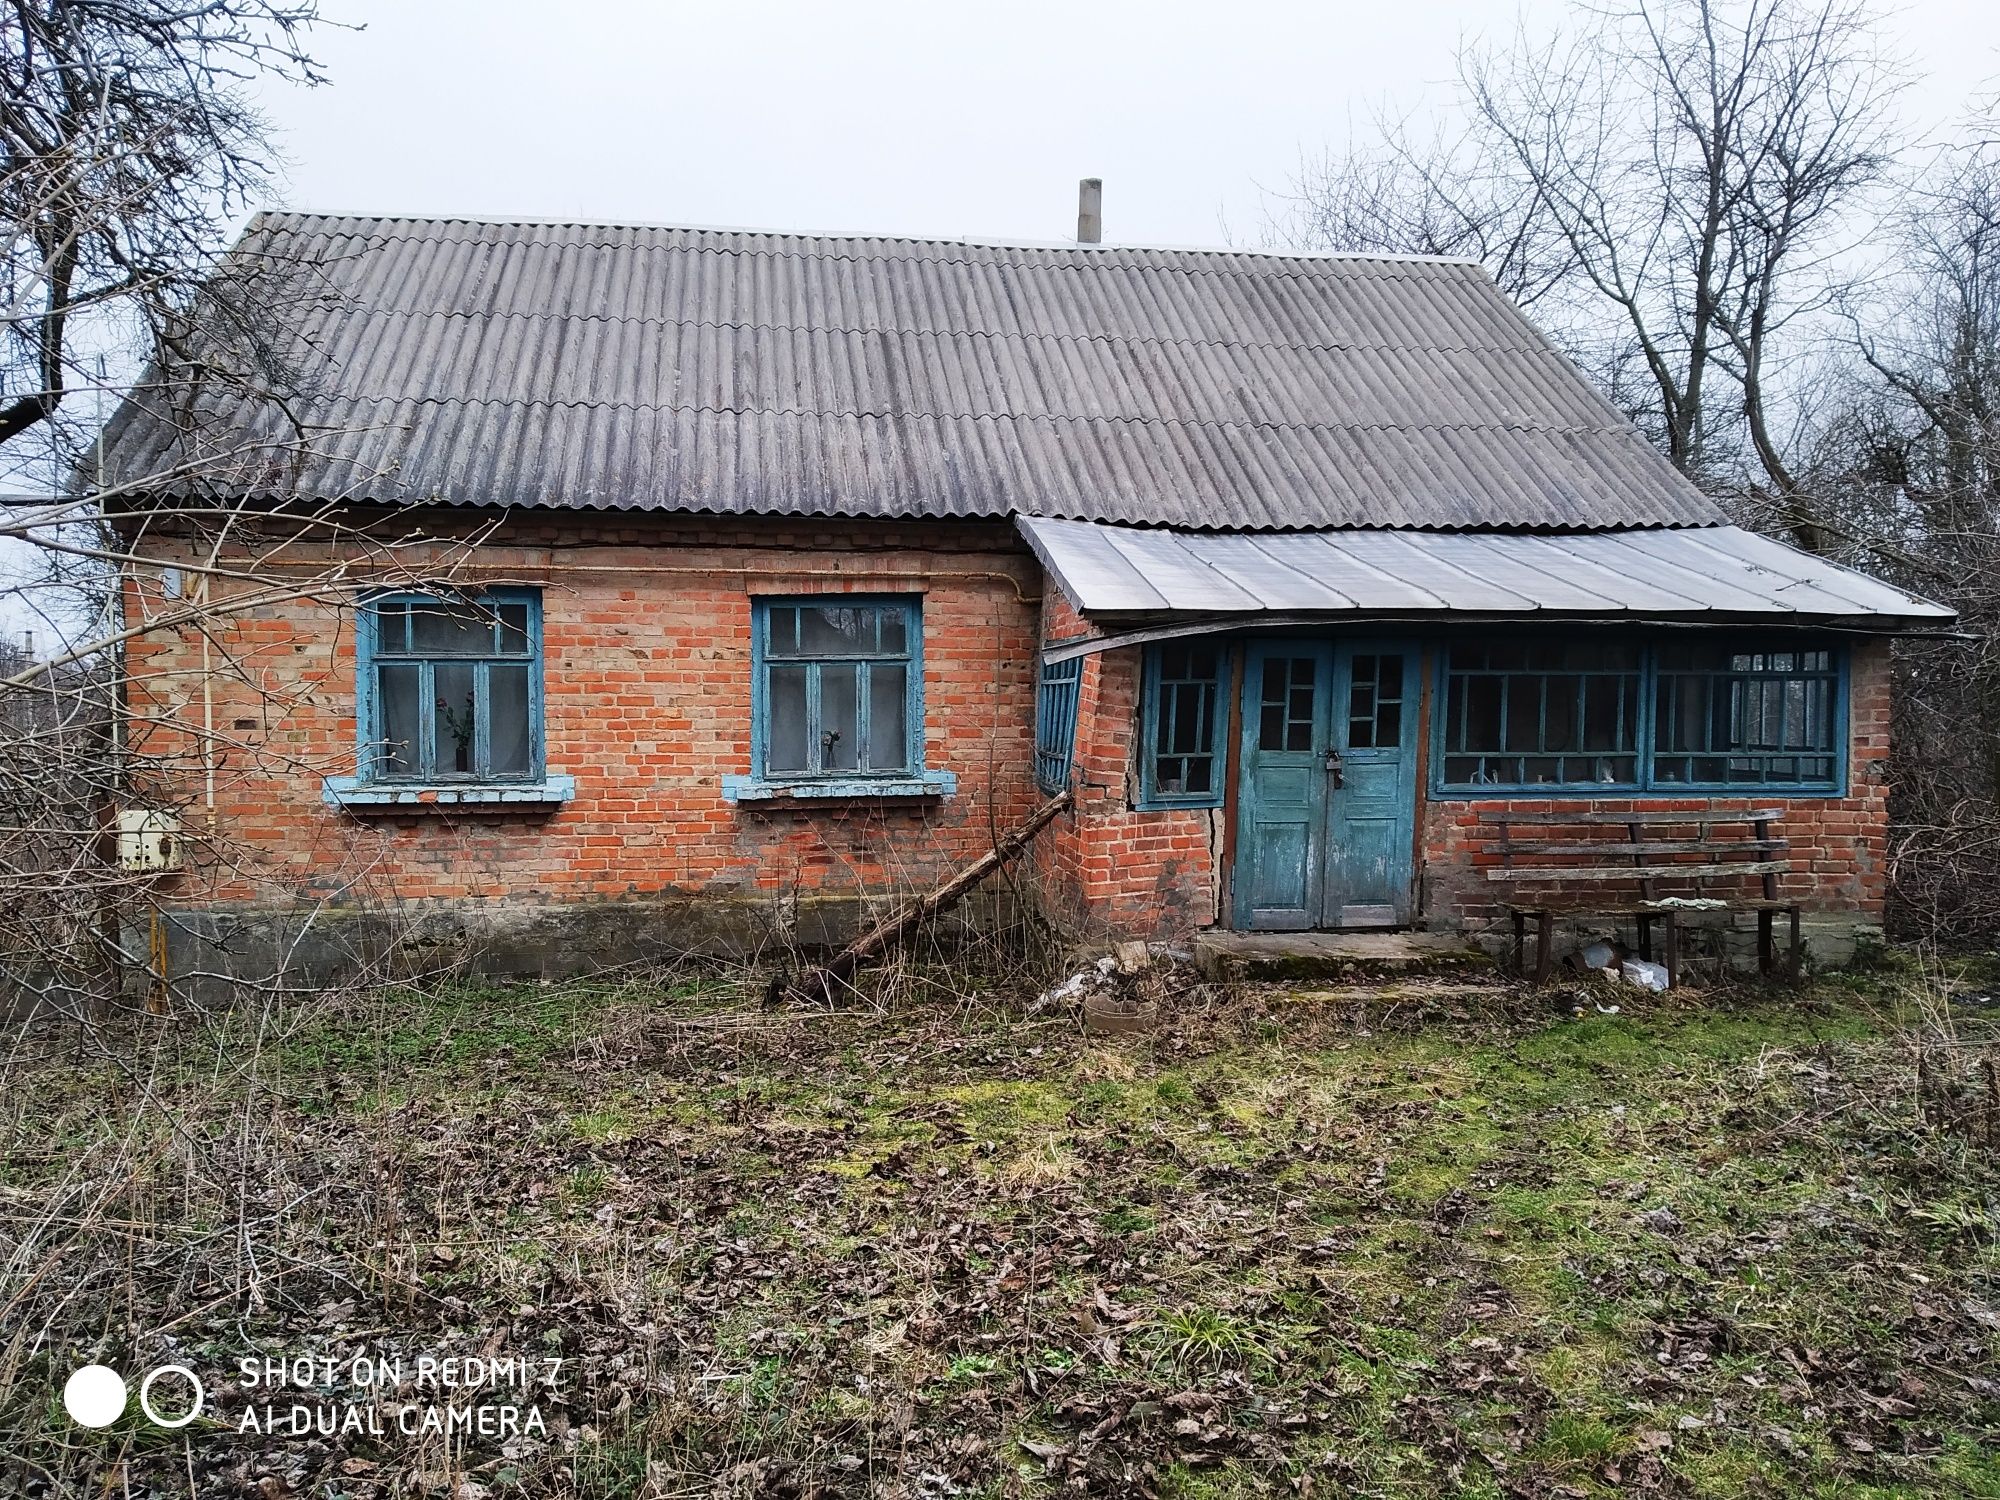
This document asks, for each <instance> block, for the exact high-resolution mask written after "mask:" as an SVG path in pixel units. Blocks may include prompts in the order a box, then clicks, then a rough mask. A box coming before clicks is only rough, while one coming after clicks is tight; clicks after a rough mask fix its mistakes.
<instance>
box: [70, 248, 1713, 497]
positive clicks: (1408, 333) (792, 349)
mask: <svg viewBox="0 0 2000 1500" xmlns="http://www.w3.org/2000/svg"><path fill="white" fill-rule="evenodd" d="M234 264H236V265H238V266H239V267H245V266H257V267H268V268H275V269H274V270H273V272H272V274H273V275H274V276H280V275H282V276H286V277H292V278H294V279H296V278H301V277H303V278H305V279H304V280H303V281H302V282H300V286H301V291H300V293H299V294H298V295H292V294H289V293H288V294H287V295H285V296H283V297H277V298H274V299H271V300H272V302H273V305H275V306H277V307H279V308H281V309H282V311H281V312H279V313H277V314H275V315H274V316H273V318H272V321H273V322H274V323H275V324H276V325H277V326H276V329H275V332H276V341H277V346H278V349H279V352H280V354H281V355H282V356H283V358H284V360H285V362H286V363H287V364H288V365H290V366H291V367H292V368H293V369H294V371H295V372H296V373H295V375H294V377H293V379H294V381H295V384H296V397H295V399H294V400H293V401H292V402H291V403H290V407H291V413H292V414H293V415H296V416H297V417H298V418H300V419H301V420H302V421H303V423H304V424H305V426H306V428H307V429H309V430H311V431H313V433H314V436H313V438H312V440H311V444H310V451H309V452H308V453H307V454H306V456H305V457H304V460H303V462H302V463H300V464H298V465H297V466H296V471H295V472H294V466H293V465H292V464H291V463H289V462H282V463H279V462H273V460H274V458H275V457H277V456H278V455H280V454H282V453H283V452H284V445H285V444H286V443H287V442H288V441H289V435H290V433H291V430H292V429H291V427H290V424H289V419H288V417H287V416H286V415H285V414H284V413H282V412H281V411H280V410H279V409H278V407H277V406H276V405H275V404H274V403H272V402H271V401H269V400H268V399H264V398H256V399H253V398H251V397H248V396H245V395H242V394H238V393H234V392H231V391H228V390H224V389H221V388H212V389H209V390H207V391H205V392H203V393H201V394H200V395H199V396H197V397H196V398H195V399H194V401H193V402H192V403H191V404H190V403H188V401H187V399H186V392H184V391H183V392H176V391H172V390H161V389H156V388H152V387H149V386H146V385H142V386H141V388H140V389H139V390H138V391H136V392H135V393H134V394H133V396H132V397H131V398H130V399H129V400H128V401H127V403H126V404H125V405H124V406H123V407H122V408H121V409H120V411H119V412H118V414H117V415H116V416H115V417H114V419H113V421H112V423H111V426H110V429H109V431H108V433H107V439H106V467H107V470H108V472H107V474H106V476H105V477H106V479H107V480H108V481H110V482H112V483H121V484H128V485H134V486H139V487H147V486H148V484H149V481H150V480H151V479H152V477H153V476H158V475H161V474H163V473H165V472H167V471H169V470H171V469H173V468H174V467H175V466H176V465H182V466H187V467H200V468H202V469H203V470H204V471H205V483H204V485H203V486H201V487H202V488H205V489H211V490H213V489H220V490H223V491H233V492H235V493H252V494H255V493H264V492H268V491H275V490H279V489H282V490H284V491H285V492H287V493H299V494H303V495H305V496H307V497H311V498H322V499H331V498H346V497H354V498H369V499H376V500H388V501H423V500H436V501H442V502H445V503H451V504H462V505H479V506H497V505H507V506H557V507H603V508H608V509H619V510H667V511H706V512H722V513H739V514H741V513H766V514H770V513H775V514H800V515H815V516H956V517H975V516H1005V515H1010V514H1016V513H1028V514H1037V515H1050V516H1065V517H1071V518H1075V519H1095V520H1111V521H1122V522H1133V523H1145V524H1155V525H1174V526H1181V527H1190V528H1217V529H1235V530H1268V529H1300V528H1305V527H1324V526H1342V527H1363V526H1367V527H1422V528H1442V529H1451V528H1488V529H1491V528H1510V529H1513V528H1530V529H1545V530H1579V529H1604V528H1616V527H1632V526H1688V525H1706V524H1712V523H1714V522H1716V521H1717V520H1719V519H1720V516H1719V514H1718V512H1717V511H1716V510H1715V509H1714V507H1713V506H1712V505H1711V504H1710V503H1709V502H1708V501H1707V500H1706V499H1705V498H1703V497H1702V496H1701V495H1700V494H1699V493H1697V492H1696V490H1695V489H1694V488H1693V487H1692V486H1691V485H1689V484H1688V483H1687V482H1686V480H1684V479H1683V478H1682V477H1681V476H1680V475H1679V474H1678V473H1677V472H1675V470H1674V469H1673V468H1672V467H1671V466H1670V465H1669V464H1668V463H1666V462H1665V460H1663V459H1662V458H1661V457H1660V456H1659V455H1658V454H1657V453H1656V452H1655V451H1654V450H1653V449H1652V448H1651V447H1650V446H1648V444H1647V443H1646V442H1645V440H1644V439H1643V438H1642V437H1641V436H1640V435H1639V433H1638V432H1637V431H1635V430H1634V429H1633V428H1632V427H1631V426H1630V425H1629V424H1628V423H1627V422H1626V421H1625V420H1624V419H1623V418H1622V417H1621V416H1620V415H1619V414H1618V413H1617V412H1616V411H1615V410H1614V409H1613V408H1612V407H1610V406H1609V405H1608V404H1607V403H1606V402H1605V401H1604V400H1603V399H1602V398H1601V397H1599V396H1598V395H1597V394H1596V392H1595V391H1594V390H1593V389H1592V388H1591V387H1590V385H1589V383H1588V382H1586V381H1585V380H1584V379H1583V378H1582V377H1581V376H1580V375H1579V374H1578V373H1577V372H1576V371H1575V370H1574V369H1573V368H1572V367H1571V366H1570V365H1569V364H1568V363H1567V362H1566V361H1565V360H1563V359H1562V358H1561V357H1560V356H1559V355H1557V354H1556V353H1555V352H1554V351H1553V350H1552V349H1551V348H1550V347H1549V345H1548V344H1547V343H1546V342H1545V341H1544V340H1543V339H1542V338H1541V336H1540V335H1539V334H1537V333H1536V331H1535V330H1534V329H1533V327H1531V326H1530V325H1529V323H1528V322H1527V320H1526V319H1525V318H1523V317H1522V316H1521V314H1520V313H1519V311H1518V310H1517V309H1515V308H1514V307H1513V306H1512V305H1511V304H1510V303H1509V302H1508V301H1507V299H1506V298H1505V297H1503V296H1502V295H1501V294H1500V292H1499V291H1498V290H1497V289H1496V288H1495V287H1494V285H1493V283H1492V282H1491V281H1490V280H1489V279H1488V278H1487V277H1486V275H1485V273H1484V272H1482V271H1481V270H1480V269H1479V268H1478V267H1476V266H1474V265H1472V264H1469V263H1466V262H1459V261H1448V260H1422V259H1396V258H1384V257H1363V256H1319V255H1280V254H1260V253H1243V252H1233V251H1213V250H1207V251H1204V250H1162V249H1139V248H1123V247H1118V246H1098V245H1091V246H1052V247H1027V246H1005V245H981V244H972V243H966V242H960V241H945V240H917V239H886V238H861V237H852V238H844V237H833V236H809V235H798V234H775V233H757V232H751V231H738V230H713V229H672V228H645V227H638V226H592V225H572V224H519V223H480V222H470V221H464V220H437V219H375V218H348V217H332V216H320V215H308V214H289V213H276V214H265V215H261V216H259V217H258V218H257V219H256V220H255V221H254V222H253V224H252V226H251V228H250V229H249V231H248V232H247V233H246V235H245V238H244V240H243V242H242V244H241V245H240V246H239V247H238V249H237V251H236V252H235V260H234ZM301 268H304V269H301ZM177 402H178V403H179V404H178V405H177V404H176V403H177ZM188 411H192V412H193V413H194V414H195V415H194V418H193V419H192V420H190V419H189V418H188V417H187V416H186V415H184V414H185V413H186V412H188ZM224 455H228V456H231V457H232V458H234V459H238V460H240V462H237V463H235V465H234V467H233V468H232V467H229V466H226V465H222V466H221V467H222V468H225V469H227V472H225V473H223V475H222V477H221V478H219V479H218V478H216V477H215V475H216V473H217V472H219V470H218V466H219V465H221V458H222V456H224ZM191 460H194V461H192V462H191ZM275 473H283V474H284V475H285V476H286V477H285V478H284V480H283V483H282V484H280V483H279V482H278V481H277V480H275V479H273V478H271V477H269V476H271V475H272V474H275ZM150 487H152V488H154V489H165V490H169V491H171V490H175V489H187V488H194V487H195V486H192V485H185V484H157V483H156V484H151V486H150ZM273 497H274V498H275V497H276V496H275V495H274V496H273Z"/></svg>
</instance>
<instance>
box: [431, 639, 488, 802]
mask: <svg viewBox="0 0 2000 1500" xmlns="http://www.w3.org/2000/svg"><path fill="white" fill-rule="evenodd" d="M431 670H432V679H433V680H432V688H433V690H434V691H435V692H436V694H437V699H436V702H435V703H433V704H432V712H433V714H434V715H435V719H434V721H433V731H432V738H431V744H432V745H433V746H435V747H436V751H437V764H436V765H435V766H434V767H433V768H432V769H433V770H434V771H435V772H436V773H437V774H438V775H440V776H470V775H472V774H473V772H474V771H475V770H476V769H477V762H476V756H477V754H478V737H479V711H478V704H477V702H476V690H475V688H474V679H473V674H474V672H475V671H476V670H477V668H475V667H474V666H473V664H472V663H471V662H440V663H438V665H437V666H435V667H434V668H432V669H431Z"/></svg>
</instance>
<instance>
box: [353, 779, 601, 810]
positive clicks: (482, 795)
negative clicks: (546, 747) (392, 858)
mask: <svg viewBox="0 0 2000 1500" xmlns="http://www.w3.org/2000/svg"><path fill="white" fill-rule="evenodd" d="M320 796H321V798H322V799H324V801H325V802H326V804H327V806H329V807H341V808H348V809H351V810H354V811H370V810H374V809H378V808H379V809H387V810H391V811H396V812H406V811H422V810H424V809H426V808H434V807H437V808H445V807H449V808H460V807H463V808H492V809H494V810H496V811H501V812H505V811H508V810H509V809H514V808H536V807H559V806H561V805H562V804H563V803H565V802H568V801H571V800H572V799H573V798H574V797H575V796H576V778H575V777H574V776H547V777H544V778H543V779H542V780H540V781H488V782H478V783H472V784H468V783H465V782H438V783H434V784H429V785H421V784H407V783H398V782H385V781H377V782H364V781H362V780H361V778H360V777H358V776H329V777H327V778H326V779H325V781H324V782H323V783H322V784H321V786H320Z"/></svg>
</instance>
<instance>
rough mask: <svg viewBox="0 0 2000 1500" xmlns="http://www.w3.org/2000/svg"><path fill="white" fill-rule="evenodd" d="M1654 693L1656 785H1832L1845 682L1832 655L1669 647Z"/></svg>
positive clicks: (1724, 647) (1663, 654)
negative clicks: (1841, 698) (1837, 730)
mask: <svg viewBox="0 0 2000 1500" xmlns="http://www.w3.org/2000/svg"><path fill="white" fill-rule="evenodd" d="M1655 694H1656V700H1655V703H1656V706H1655V708H1654V711H1653V778H1654V781H1655V782H1656V783H1658V784H1660V785H1670V784H1679V785H1684V786H1702V787H1732V786H1755V787H1786V786H1806V787H1821V788H1824V787H1830V786H1832V785H1834V782H1835V777H1836V774H1837V769H1838V762H1837V758H1836V757H1837V754H1838V751H1839V742H1838V739H1837V737H1836V732H1835V726H1836V723H1837V720H1838V717H1839V714H1838V708H1839V701H1840V673H1839V671H1838V669H1837V667H1836V664H1835V662H1834V657H1833V653H1832V652H1831V651H1829V650H1825V649H1811V648H1805V649H1794V648H1786V649H1780V650H1770V649H1754V648H1752V649H1744V648H1740V647H1735V646H1730V645H1727V644H1722V645H1712V644H1691V645H1674V646H1666V647H1662V648H1661V649H1660V652H1659V676H1658V682H1657V686H1656V688H1655Z"/></svg>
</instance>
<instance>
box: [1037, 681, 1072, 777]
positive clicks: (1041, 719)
mask: <svg viewBox="0 0 2000 1500" xmlns="http://www.w3.org/2000/svg"><path fill="white" fill-rule="evenodd" d="M1082 686H1083V658H1082V657H1080V656H1073V657H1071V658H1070V659H1069V660H1068V661H1052V662H1044V663H1043V664H1042V687H1041V694H1040V697H1039V699H1038V701H1037V704H1036V713H1035V784H1036V785H1037V786H1039V787H1040V788H1041V789H1042V790H1043V791H1045V792H1059V791H1061V790H1062V789H1063V788H1064V787H1066V786H1068V785H1069V768H1070V760H1071V757H1072V756H1073V755H1074V754H1075V750H1076V702H1077V694H1078V692H1079V690H1080V689H1081V688H1082Z"/></svg>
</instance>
